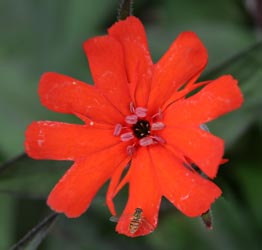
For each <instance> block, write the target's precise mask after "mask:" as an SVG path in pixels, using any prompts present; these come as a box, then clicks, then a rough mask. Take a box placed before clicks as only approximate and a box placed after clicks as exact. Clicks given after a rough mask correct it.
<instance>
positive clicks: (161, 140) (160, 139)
mask: <svg viewBox="0 0 262 250" xmlns="http://www.w3.org/2000/svg"><path fill="white" fill-rule="evenodd" d="M152 138H153V139H154V140H155V141H157V142H159V143H161V144H165V143H166V141H165V140H164V139H163V138H162V137H160V136H157V135H154V136H152Z"/></svg>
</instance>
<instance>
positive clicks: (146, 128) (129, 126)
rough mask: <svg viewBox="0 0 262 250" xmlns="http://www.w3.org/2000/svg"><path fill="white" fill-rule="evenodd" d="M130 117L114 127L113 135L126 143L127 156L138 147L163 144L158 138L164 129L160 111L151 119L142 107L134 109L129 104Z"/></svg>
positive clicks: (131, 104)
mask: <svg viewBox="0 0 262 250" xmlns="http://www.w3.org/2000/svg"><path fill="white" fill-rule="evenodd" d="M130 113H131V114H130V115H127V116H126V117H125V122H124V123H123V124H120V123H117V124H116V125H115V128H114V131H113V135H114V136H119V137H120V140H121V141H122V142H128V143H129V145H128V146H127V154H128V155H133V154H134V153H135V151H136V150H137V148H138V147H140V146H141V147H147V146H150V145H154V144H158V143H160V144H164V143H166V142H165V140H164V139H163V138H162V137H161V136H159V131H160V130H162V129H164V128H165V124H164V123H163V121H162V120H163V114H162V112H161V110H159V111H158V113H156V114H154V115H153V116H151V117H148V115H147V109H146V108H144V107H134V105H133V103H130Z"/></svg>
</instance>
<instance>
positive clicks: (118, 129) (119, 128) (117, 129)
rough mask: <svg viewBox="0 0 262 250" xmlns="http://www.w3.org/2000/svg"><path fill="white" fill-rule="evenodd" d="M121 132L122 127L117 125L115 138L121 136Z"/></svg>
mask: <svg viewBox="0 0 262 250" xmlns="http://www.w3.org/2000/svg"><path fill="white" fill-rule="evenodd" d="M121 130H122V125H121V124H119V123H117V124H116V126H115V129H114V133H113V135H114V136H119V135H120V133H121Z"/></svg>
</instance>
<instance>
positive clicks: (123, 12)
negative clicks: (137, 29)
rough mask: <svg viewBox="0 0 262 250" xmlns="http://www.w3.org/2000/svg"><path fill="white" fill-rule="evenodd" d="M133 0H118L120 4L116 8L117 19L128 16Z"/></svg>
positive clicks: (130, 13) (130, 12)
mask: <svg viewBox="0 0 262 250" xmlns="http://www.w3.org/2000/svg"><path fill="white" fill-rule="evenodd" d="M133 2H134V1H133V0H120V5H119V9H118V15H117V19H118V20H125V19H126V18H127V17H128V16H131V15H132V10H133V8H132V6H133Z"/></svg>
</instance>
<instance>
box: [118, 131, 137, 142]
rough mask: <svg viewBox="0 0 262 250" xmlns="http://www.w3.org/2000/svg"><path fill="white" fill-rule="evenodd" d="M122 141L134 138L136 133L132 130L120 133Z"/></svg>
mask: <svg viewBox="0 0 262 250" xmlns="http://www.w3.org/2000/svg"><path fill="white" fill-rule="evenodd" d="M120 138H121V141H130V140H132V139H134V135H133V133H132V132H127V133H124V134H122V135H120Z"/></svg>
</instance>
